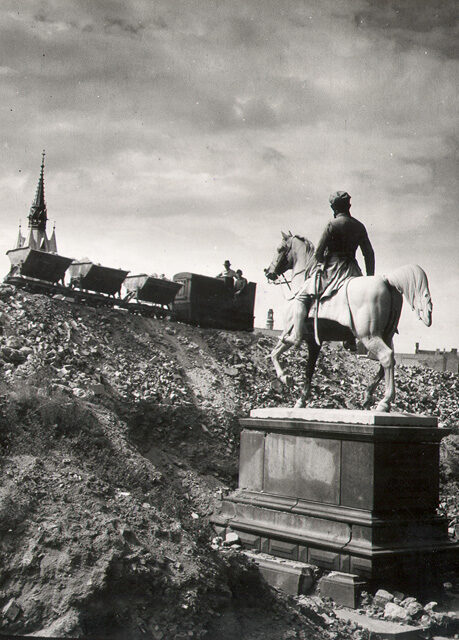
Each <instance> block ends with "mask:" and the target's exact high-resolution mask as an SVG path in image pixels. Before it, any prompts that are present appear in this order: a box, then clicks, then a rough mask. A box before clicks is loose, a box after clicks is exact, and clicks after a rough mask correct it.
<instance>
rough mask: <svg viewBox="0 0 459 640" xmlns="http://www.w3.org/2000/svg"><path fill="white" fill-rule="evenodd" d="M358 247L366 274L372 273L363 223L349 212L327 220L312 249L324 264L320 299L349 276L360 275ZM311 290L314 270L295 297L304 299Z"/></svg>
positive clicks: (373, 262) (335, 288)
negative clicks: (317, 241)
mask: <svg viewBox="0 0 459 640" xmlns="http://www.w3.org/2000/svg"><path fill="white" fill-rule="evenodd" d="M359 247H360V249H361V251H362V253H363V257H364V260H365V269H366V272H367V275H368V276H372V275H374V272H375V256H374V251H373V247H372V246H371V242H370V240H369V238H368V234H367V230H366V229H365V226H364V225H363V224H362V223H361V222H359V220H357V219H356V218H352V217H351V215H350V214H349V213H338V214H336V216H335V218H334V219H333V220H331V221H330V222H329V223H328V224H327V226H326V228H325V230H324V232H323V234H322V237H321V239H320V241H319V244H318V246H317V249H316V253H315V257H316V260H317V262H320V263H323V265H324V271H323V277H322V282H321V286H320V293H321V299H322V300H324V299H326V298H329V297H330V296H332V295H333V294H334V293H336V291H338V289H339V288H340V287H341V286H342V285H343V284H344V282H345V281H346V280H348V279H349V278H353V277H357V276H361V275H362V271H361V270H360V267H359V265H358V264H357V260H356V258H355V253H356V251H357V249H358V248H359ZM314 293H316V291H315V273H313V274H312V275H311V277H309V278H308V279H307V280H305V282H304V284H303V286H302V287H301V289H300V290H299V292H298V293H297V295H296V298H297V300H301V301H302V302H304V301H305V300H306V298H307V297H308V296H310V295H311V294H314Z"/></svg>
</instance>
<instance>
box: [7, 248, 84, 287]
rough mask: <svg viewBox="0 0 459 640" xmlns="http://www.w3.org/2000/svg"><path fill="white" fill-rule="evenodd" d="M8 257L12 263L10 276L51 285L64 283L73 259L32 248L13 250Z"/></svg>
mask: <svg viewBox="0 0 459 640" xmlns="http://www.w3.org/2000/svg"><path fill="white" fill-rule="evenodd" d="M6 255H7V256H8V258H9V259H10V262H11V269H10V272H9V274H8V275H9V276H25V277H27V278H36V279H37V280H45V281H46V282H51V283H55V282H59V281H61V280H62V281H63V279H64V276H65V272H66V271H67V269H68V268H69V266H70V264H71V263H72V258H65V257H64V256H60V255H58V254H57V253H48V252H47V251H39V250H38V249H31V248H30V247H21V248H19V249H11V251H7V252H6Z"/></svg>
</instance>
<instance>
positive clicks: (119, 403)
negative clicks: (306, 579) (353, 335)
mask: <svg viewBox="0 0 459 640" xmlns="http://www.w3.org/2000/svg"><path fill="white" fill-rule="evenodd" d="M275 340H276V339H275V337H273V336H266V335H263V334H257V333H240V332H225V331H218V330H211V329H200V328H196V327H190V326H187V325H182V324H179V323H173V322H169V321H167V320H154V319H146V318H143V317H140V316H133V315H130V314H128V313H126V312H124V311H117V310H110V309H104V308H97V309H95V308H91V307H85V306H81V305H78V304H75V303H71V302H67V301H65V300H56V299H50V298H48V297H46V296H41V295H31V294H28V293H26V292H22V291H16V290H15V289H14V288H12V287H10V286H7V285H3V286H0V374H1V380H2V381H1V383H0V423H1V424H0V454H1V458H0V474H1V484H0V548H1V557H0V611H1V616H0V633H15V634H33V635H36V636H37V635H38V636H40V635H41V636H61V637H84V636H95V635H98V636H99V637H104V636H105V637H110V638H119V639H121V638H128V637H129V638H134V639H135V638H153V639H157V640H161V639H166V638H204V637H207V638H214V637H215V638H217V637H218V638H222V640H224V639H226V638H227V639H228V640H230V639H232V638H240V637H244V638H247V640H256V639H257V638H264V639H267V640H270V639H271V638H272V639H273V640H274V638H276V639H280V638H284V637H285V638H308V639H311V640H313V639H314V638H323V637H330V629H329V627H328V626H327V624H328V623H326V622H324V619H323V618H321V617H320V616H317V615H312V614H311V612H310V611H309V609H308V610H305V609H304V608H303V609H302V608H301V607H298V606H296V605H295V604H294V603H292V601H291V599H289V598H287V597H285V596H282V595H281V594H279V593H276V592H275V591H273V590H272V589H270V588H269V587H268V586H267V585H266V584H264V583H263V582H262V580H261V578H260V577H259V575H258V573H257V571H256V569H255V567H254V566H252V565H251V564H250V562H248V561H247V560H244V559H243V558H240V557H239V556H240V554H237V552H229V553H224V554H222V553H220V552H219V551H216V550H214V549H212V547H211V540H212V537H213V535H214V534H213V532H212V530H211V528H210V526H209V524H208V518H209V515H210V514H211V513H212V511H213V509H214V506H215V505H216V504H217V502H218V500H220V499H221V497H222V495H223V494H224V493H225V492H226V491H228V490H229V489H231V488H234V487H235V485H236V482H237V467H238V457H237V454H238V441H239V424H238V418H239V417H240V416H241V415H247V413H248V411H249V409H250V408H255V407H263V406H275V405H289V404H290V405H291V404H292V403H293V402H294V399H295V398H296V396H297V394H298V389H279V388H278V385H275V384H274V385H273V384H272V381H273V377H274V376H273V370H272V366H271V363H270V362H269V361H267V360H266V356H267V355H268V353H269V351H270V350H271V349H272V347H273V345H274V343H275ZM305 353H306V352H298V353H293V352H292V353H291V354H289V355H288V359H289V366H290V368H291V370H292V372H293V375H294V377H295V378H296V379H298V380H300V379H301V375H302V370H303V366H304V356H305ZM376 368H377V365H376V364H375V363H373V362H371V361H369V360H366V359H358V360H357V359H356V357H355V356H353V355H350V354H348V353H346V352H344V351H343V350H341V348H340V347H330V346H325V347H324V350H323V354H322V356H321V358H320V360H319V363H318V370H317V376H316V378H315V381H314V382H315V384H314V390H313V406H317V407H349V408H361V402H362V392H363V389H364V386H365V383H366V381H368V380H369V379H370V377H371V376H372V375H374V373H375V371H376ZM397 385H398V390H399V395H398V399H397V402H396V405H395V407H394V409H395V410H401V411H411V412H419V413H430V414H434V415H438V416H439V418H440V421H441V422H442V424H444V425H445V426H448V427H451V428H453V429H456V431H457V427H456V426H455V423H454V420H455V418H454V416H455V414H456V415H457V405H458V393H457V376H454V375H453V374H450V373H438V372H434V371H431V370H427V369H421V368H416V369H413V368H407V367H400V368H399V369H398V371H397ZM443 455H444V464H443V474H444V480H445V482H446V481H448V482H450V483H452V482H454V479H455V478H457V477H458V471H459V455H458V441H457V436H450V437H449V438H448V439H447V443H446V445H445V447H444V454H443ZM456 495H457V494H456ZM442 504H443V508H444V510H445V512H447V513H449V515H450V518H451V522H452V524H453V525H454V522H455V520H454V518H456V517H457V498H455V496H454V494H453V493H451V492H450V493H445V497H444V501H443V503H442ZM336 624H337V625H338V623H336ZM340 624H341V623H340ZM325 629H328V630H325ZM333 633H335V636H334V637H336V638H341V637H342V638H344V637H348V631H347V630H346V628H345V627H343V626H342V624H341V626H339V625H338V627H336V629H335V630H334V632H333Z"/></svg>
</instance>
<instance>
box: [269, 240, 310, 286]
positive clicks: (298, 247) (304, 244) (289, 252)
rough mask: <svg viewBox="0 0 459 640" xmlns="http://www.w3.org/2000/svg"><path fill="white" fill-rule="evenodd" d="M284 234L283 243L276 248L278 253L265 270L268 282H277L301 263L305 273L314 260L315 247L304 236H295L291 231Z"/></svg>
mask: <svg viewBox="0 0 459 640" xmlns="http://www.w3.org/2000/svg"><path fill="white" fill-rule="evenodd" d="M281 233H282V242H281V243H280V245H279V246H278V247H277V248H276V253H275V254H274V257H273V259H272V261H271V264H270V265H269V267H268V268H267V269H265V270H264V271H265V276H266V277H267V278H268V280H277V278H278V277H279V276H280V275H282V274H283V273H285V272H286V271H288V270H289V269H292V270H293V271H295V265H296V264H297V263H298V262H301V264H302V266H303V268H302V272H303V273H304V272H305V268H304V267H306V265H307V266H308V267H309V266H310V264H311V262H312V261H313V258H314V245H313V244H312V243H311V242H309V240H306V239H305V238H303V237H302V236H297V235H293V234H292V232H291V231H289V232H288V233H284V232H283V231H282V232H281Z"/></svg>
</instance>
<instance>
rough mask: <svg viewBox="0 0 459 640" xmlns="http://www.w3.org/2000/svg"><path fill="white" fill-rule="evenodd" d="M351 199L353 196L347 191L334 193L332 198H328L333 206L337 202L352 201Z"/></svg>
mask: <svg viewBox="0 0 459 640" xmlns="http://www.w3.org/2000/svg"><path fill="white" fill-rule="evenodd" d="M350 199H351V196H350V195H349V194H348V192H347V191H335V193H332V194H331V196H330V197H329V198H328V201H329V202H330V204H331V205H332V206H333V205H334V204H336V203H337V202H345V201H346V200H350Z"/></svg>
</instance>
